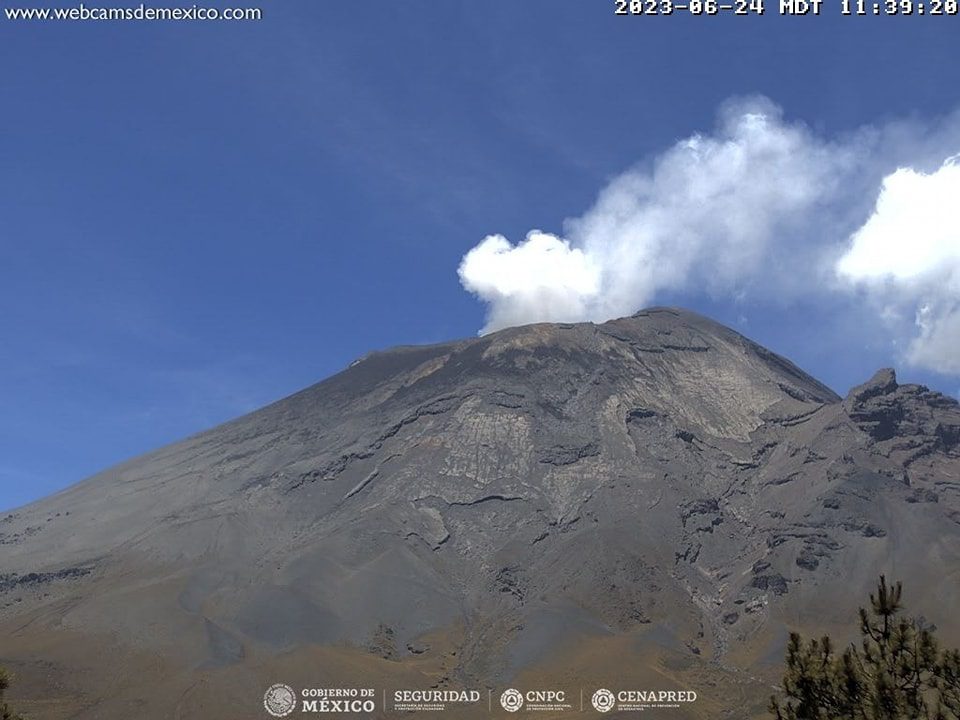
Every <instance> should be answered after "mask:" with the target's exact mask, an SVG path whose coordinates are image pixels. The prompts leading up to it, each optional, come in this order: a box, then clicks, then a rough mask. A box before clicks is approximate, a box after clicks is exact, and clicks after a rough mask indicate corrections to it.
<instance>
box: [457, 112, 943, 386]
mask: <svg viewBox="0 0 960 720" xmlns="http://www.w3.org/2000/svg"><path fill="white" fill-rule="evenodd" d="M917 137H920V138H923V139H922V140H918V139H916V138H917ZM957 150H960V121H958V117H954V118H948V119H947V120H945V121H942V122H941V123H940V124H939V125H938V126H937V127H925V128H918V127H916V126H911V125H909V124H905V123H899V124H891V125H888V126H887V127H884V128H879V129H877V128H864V129H862V130H860V131H859V132H857V133H855V134H852V135H849V136H847V137H844V138H841V139H837V140H834V141H829V140H826V139H824V138H821V137H818V136H817V135H815V134H814V133H812V132H811V131H810V130H808V129H807V128H806V127H805V126H804V125H802V124H800V123H789V122H786V121H784V119H783V117H782V113H781V111H780V109H779V108H778V107H777V106H776V105H774V104H773V103H772V102H770V101H769V100H767V99H765V98H753V99H748V100H738V101H731V102H729V103H727V104H726V105H725V106H724V107H723V108H722V109H721V112H720V114H719V121H718V123H717V127H716V129H715V130H714V131H713V132H712V133H711V134H695V135H692V136H691V137H689V138H686V139H684V140H681V141H679V142H677V143H676V144H675V145H673V146H672V147H671V148H669V149H668V150H666V151H665V152H664V153H662V154H661V155H659V156H658V157H656V158H655V159H653V161H652V162H650V163H649V164H648V165H646V166H643V167H639V168H637V169H633V170H630V171H628V172H626V173H624V174H622V175H620V176H619V177H617V178H616V179H614V180H613V181H612V182H611V183H610V184H609V185H607V187H606V188H604V189H603V190H602V191H601V192H600V195H599V197H598V199H597V201H596V203H595V204H594V206H593V207H592V208H590V209H589V210H588V211H587V212H586V213H585V214H584V215H582V216H581V217H579V218H574V219H570V220H567V221H566V223H565V226H564V232H563V233H562V236H561V235H553V234H549V233H545V232H541V231H539V230H537V231H533V232H531V233H529V234H528V235H527V237H526V238H525V239H523V240H521V241H520V242H518V243H516V244H511V243H510V242H509V241H508V240H507V239H506V238H504V237H503V236H502V235H491V236H489V237H487V238H485V239H484V240H483V241H482V242H481V243H479V244H478V245H477V246H476V247H474V248H473V249H472V250H470V252H468V253H467V254H466V255H465V256H464V258H463V260H462V262H461V264H460V268H459V275H460V281H461V283H462V285H463V287H464V288H465V289H467V290H468V291H470V292H472V293H474V294H475V295H477V296H478V297H479V298H480V299H481V300H483V301H484V302H485V303H487V306H488V313H487V322H486V325H485V326H484V328H483V330H482V332H490V331H493V330H498V329H500V328H503V327H507V326H512V325H520V324H525V323H531V322H541V321H578V320H594V321H601V320H606V319H609V318H612V317H618V316H622V315H627V314H630V313H632V312H634V311H636V310H637V309H639V308H641V307H643V306H646V305H649V304H651V303H652V302H653V301H654V300H655V299H656V298H657V296H658V295H659V294H662V293H665V292H669V293H691V294H697V293H703V292H705V293H708V294H710V295H712V296H714V297H733V298H744V297H755V298H763V299H767V300H773V299H775V300H776V301H777V302H781V303H789V302H791V301H794V300H800V299H804V298H806V297H809V296H810V295H814V294H815V295H818V296H823V295H827V294H829V293H843V292H850V291H853V290H857V291H859V292H860V293H861V295H862V296H863V297H864V299H865V301H866V306H867V307H870V308H871V311H872V309H874V308H875V309H876V311H877V312H878V313H886V314H887V315H897V314H901V315H902V314H904V313H908V314H910V315H911V316H912V317H914V318H915V328H914V330H915V332H914V336H913V337H912V338H910V339H909V340H908V342H905V343H903V344H904V345H905V346H908V350H907V355H906V359H907V360H908V361H910V362H912V363H914V364H916V365H918V366H921V367H925V368H929V369H933V370H937V371H940V372H950V373H958V374H960V165H958V164H957V162H956V159H952V158H951V159H948V160H947V161H946V162H944V158H945V157H948V156H949V155H951V154H953V153H956V152H957ZM878 193H879V196H878ZM874 199H876V207H873V208H871V204H872V202H873V200H874Z"/></svg>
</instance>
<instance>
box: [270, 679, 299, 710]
mask: <svg viewBox="0 0 960 720" xmlns="http://www.w3.org/2000/svg"><path fill="white" fill-rule="evenodd" d="M263 707H264V708H265V709H266V711H267V712H268V713H270V714H271V715H273V717H278V718H279V717H286V716H287V715H289V714H290V713H292V712H293V711H294V710H296V708H297V693H296V692H295V691H294V689H293V688H292V687H290V686H289V685H284V684H283V683H277V684H276V685H271V686H270V688H269V689H268V690H267V691H266V692H265V693H264V694H263Z"/></svg>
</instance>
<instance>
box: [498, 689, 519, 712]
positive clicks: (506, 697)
mask: <svg viewBox="0 0 960 720" xmlns="http://www.w3.org/2000/svg"><path fill="white" fill-rule="evenodd" d="M500 705H502V706H503V709H504V710H506V711H507V712H517V710H519V709H520V708H522V707H523V694H522V693H521V692H520V691H519V690H515V689H513V688H510V689H509V690H504V691H503V695H501V696H500Z"/></svg>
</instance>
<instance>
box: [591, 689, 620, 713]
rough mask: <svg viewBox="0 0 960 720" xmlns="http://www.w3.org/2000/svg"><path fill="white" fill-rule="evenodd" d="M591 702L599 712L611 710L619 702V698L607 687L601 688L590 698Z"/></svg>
mask: <svg viewBox="0 0 960 720" xmlns="http://www.w3.org/2000/svg"><path fill="white" fill-rule="evenodd" d="M590 704H592V705H593V709H594V710H596V711H597V712H602V713H605V712H610V711H611V710H613V706H614V705H616V704H617V698H616V697H615V696H614V694H613V693H612V692H610V691H609V690H607V689H606V688H600V689H599V690H597V691H596V692H595V693H594V694H593V697H592V698H590Z"/></svg>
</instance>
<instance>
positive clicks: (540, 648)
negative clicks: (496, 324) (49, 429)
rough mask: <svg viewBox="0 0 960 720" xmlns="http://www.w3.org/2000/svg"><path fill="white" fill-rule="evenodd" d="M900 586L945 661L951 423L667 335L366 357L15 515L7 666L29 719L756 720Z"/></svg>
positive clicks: (701, 332)
mask: <svg viewBox="0 0 960 720" xmlns="http://www.w3.org/2000/svg"><path fill="white" fill-rule="evenodd" d="M881 572H885V573H886V574H887V575H888V576H892V577H896V578H901V579H903V580H904V581H905V584H906V587H907V594H908V597H907V599H908V601H909V602H910V605H911V609H913V610H916V611H917V612H920V613H923V614H924V615H925V616H926V617H927V618H928V619H929V620H931V621H933V622H936V624H937V625H938V626H939V627H940V634H941V635H942V636H943V637H944V639H946V640H948V641H952V642H953V643H954V644H958V641H960V621H958V620H957V618H956V617H955V612H953V611H954V609H955V608H956V607H960V582H958V576H960V408H958V405H957V403H956V402H955V401H954V400H952V399H949V398H947V397H944V396H943V395H940V394H938V393H934V392H931V391H929V390H927V389H926V388H923V387H920V386H912V385H898V384H897V381H896V378H895V376H894V374H893V372H892V371H889V370H882V371H880V372H878V373H877V374H876V375H875V376H874V377H873V378H872V379H871V380H870V381H868V382H867V383H865V384H864V385H862V386H860V387H858V388H855V389H854V390H853V391H851V392H850V394H849V395H848V396H847V398H845V399H841V398H839V397H837V396H836V395H835V394H834V393H833V392H832V391H831V390H830V389H829V388H827V387H825V386H824V385H822V384H821V383H819V382H817V381H816V380H815V379H813V378H811V377H809V376H808V375H806V374H805V373H804V372H802V371H801V370H800V369H798V368H797V367H795V366H794V365H793V364H791V363H790V362H789V361H787V360H785V359H784V358H782V357H779V356H777V355H775V354H773V353H771V352H769V351H768V350H765V349H764V348H762V347H760V346H758V345H756V344H755V343H753V342H751V341H750V340H748V339H746V338H744V337H743V336H741V335H739V334H737V333H735V332H733V331H731V330H729V329H727V328H725V327H723V326H720V325H718V324H716V323H714V322H712V321H710V320H708V319H706V318H703V317H700V316H698V315H695V314H693V313H690V312H686V311H683V310H677V309H668V308H656V309H652V310H647V311H644V312H640V313H638V314H636V315H635V316H633V317H629V318H623V319H620V320H615V321H611V322H607V323H604V324H601V325H594V324H589V323H585V324H574V325H555V324H542V325H531V326H526V327H520V328H514V329H509V330H504V331H501V332H498V333H495V334H492V335H488V336H485V337H482V338H477V339H471V340H465V341H460V342H452V343H446V344H440V345H433V346H428V347H404V348H397V349H394V350H390V351H387V352H378V353H373V354H371V355H369V356H367V357H365V358H363V359H362V360H359V361H357V362H355V363H354V364H352V365H351V366H350V367H349V368H348V369H347V370H345V371H343V372H342V373H340V374H338V375H336V376H334V377H332V378H330V379H328V380H325V381H323V382H321V383H319V384H318V385H315V386H313V387H311V388H308V389H306V390H304V391H302V392H300V393H298V394H296V395H293V396H291V397H289V398H287V399H285V400H282V401H280V402H277V403H275V404H273V405H270V406H268V407H266V408H264V409H262V410H259V411H257V412H254V413H252V414H250V415H248V416H245V417H242V418H240V419H238V420H236V421H234V422H231V423H228V424H226V425H223V426H221V427H218V428H215V429H213V430H210V431H208V432H205V433H203V434H200V435H197V436H195V437H192V438H190V439H188V440H185V441H183V442H180V443H177V444H175V445H172V446H169V447H166V448H163V449H161V450H159V451H157V452H154V453H151V454H149V455H147V456H144V457H141V458H138V459H135V460H132V461H130V462H128V463H126V464H124V465H121V466H119V467H116V468H113V469H111V470H108V471H106V472H104V473H102V474H100V475H97V476H95V477H93V478H90V479H88V480H86V481H84V482H82V483H80V484H78V485H76V486H74V487H72V488H70V489H69V490H66V491H64V492H62V493H60V494H58V495H56V496H53V497H51V498H48V499H46V500H43V501H41V502H38V503H35V504H33V505H30V506H28V507H25V508H22V509H20V510H18V511H15V512H12V513H11V514H9V515H8V516H7V517H5V518H2V519H0V637H3V638H4V639H3V641H2V644H0V663H2V664H6V665H8V666H10V667H11V668H12V669H13V670H14V671H15V672H16V673H17V675H18V676H19V685H18V686H15V687H16V689H17V691H18V693H19V699H20V701H21V704H22V705H23V706H24V707H25V709H27V710H29V711H30V712H32V713H33V715H34V716H35V717H37V718H48V717H49V718H78V719H86V718H121V717H123V718H127V717H131V713H132V712H133V713H135V714H136V715H137V716H138V717H156V718H161V717H163V718H168V717H177V718H201V717H202V718H205V719H207V720H209V719H210V718H219V717H223V718H233V717H238V716H243V717H247V716H249V717H259V716H260V714H261V711H260V708H261V707H262V705H261V699H262V694H263V691H264V689H265V688H266V687H267V686H269V685H270V684H271V683H273V682H277V681H281V680H282V681H283V682H288V683H290V684H291V685H294V686H301V687H310V686H317V685H318V684H320V683H322V686H324V687H334V686H338V684H344V683H348V684H350V685H353V686H359V685H363V686H369V687H377V688H389V687H408V686H409V687H417V688H421V687H454V688H459V687H478V688H498V687H505V686H507V685H511V684H512V685H523V684H527V685H531V686H542V685H547V686H559V685H564V686H570V687H573V686H578V687H579V686H588V685H590V683H598V684H601V685H604V686H606V685H617V684H619V685H621V686H623V685H629V686H644V687H649V686H651V685H652V684H657V685H658V686H666V687H670V688H673V687H678V688H682V687H690V688H693V689H694V690H696V691H697V693H698V696H699V699H698V701H697V702H696V703H694V704H692V705H691V706H690V707H688V708H683V709H682V710H678V711H677V712H676V713H675V714H674V715H672V716H673V717H702V718H708V717H709V718H717V717H729V718H743V717H749V716H753V715H757V716H759V715H761V714H762V712H761V711H762V708H763V706H764V703H765V698H766V696H767V695H768V694H769V686H770V682H771V678H775V677H776V675H777V671H778V669H779V668H778V666H779V662H780V660H781V659H782V654H783V647H784V638H785V636H786V632H787V631H788V630H789V629H794V628H799V629H803V630H808V631H813V630H826V629H836V628H844V629H845V628H851V629H852V628H853V625H854V612H855V609H856V607H857V604H858V603H862V602H863V599H864V598H865V597H866V592H867V591H868V590H869V589H871V588H872V587H873V584H874V582H875V580H876V577H877V575H879V574H880V573H881ZM474 711H475V712H476V713H478V714H479V715H486V714H487V707H486V704H485V703H484V704H483V707H482V708H474V709H472V710H470V709H464V710H463V713H462V714H463V715H464V716H468V715H469V714H470V712H474ZM238 712H240V713H241V714H240V715H237V713H238ZM244 713H246V714H244Z"/></svg>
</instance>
